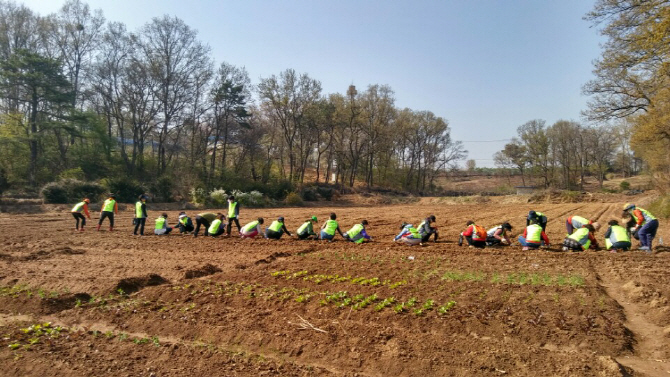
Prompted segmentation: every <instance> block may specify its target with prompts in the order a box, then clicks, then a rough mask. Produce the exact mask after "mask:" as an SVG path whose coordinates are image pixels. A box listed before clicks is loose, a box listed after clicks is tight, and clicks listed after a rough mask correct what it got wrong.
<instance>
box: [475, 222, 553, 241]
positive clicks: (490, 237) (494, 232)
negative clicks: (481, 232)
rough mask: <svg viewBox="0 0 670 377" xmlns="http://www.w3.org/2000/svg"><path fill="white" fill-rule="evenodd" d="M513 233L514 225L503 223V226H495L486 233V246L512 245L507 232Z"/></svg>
mask: <svg viewBox="0 0 670 377" xmlns="http://www.w3.org/2000/svg"><path fill="white" fill-rule="evenodd" d="M543 230H544V229H543ZM511 231H512V225H510V223H503V224H502V225H498V226H494V227H493V228H491V229H489V230H488V231H487V232H486V245H487V246H494V245H509V244H511V243H512V242H511V240H510V239H509V236H508V235H507V232H511Z"/></svg>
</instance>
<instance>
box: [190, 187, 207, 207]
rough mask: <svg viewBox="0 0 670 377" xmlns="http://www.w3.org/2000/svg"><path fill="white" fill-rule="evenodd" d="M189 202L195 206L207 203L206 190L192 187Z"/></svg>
mask: <svg viewBox="0 0 670 377" xmlns="http://www.w3.org/2000/svg"><path fill="white" fill-rule="evenodd" d="M191 202H192V203H195V204H205V203H207V190H205V189H204V188H202V187H198V188H196V187H193V188H192V189H191Z"/></svg>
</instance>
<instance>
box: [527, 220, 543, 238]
mask: <svg viewBox="0 0 670 377" xmlns="http://www.w3.org/2000/svg"><path fill="white" fill-rule="evenodd" d="M526 241H528V242H534V243H541V242H542V227H541V226H540V225H537V224H532V225H528V227H527V228H526Z"/></svg>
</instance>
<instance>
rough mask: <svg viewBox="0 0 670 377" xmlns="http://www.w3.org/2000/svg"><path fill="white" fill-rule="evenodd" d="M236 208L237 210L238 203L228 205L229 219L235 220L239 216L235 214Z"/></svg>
mask: <svg viewBox="0 0 670 377" xmlns="http://www.w3.org/2000/svg"><path fill="white" fill-rule="evenodd" d="M235 208H237V202H232V203H228V218H229V219H231V218H235V217H237V215H236V214H235Z"/></svg>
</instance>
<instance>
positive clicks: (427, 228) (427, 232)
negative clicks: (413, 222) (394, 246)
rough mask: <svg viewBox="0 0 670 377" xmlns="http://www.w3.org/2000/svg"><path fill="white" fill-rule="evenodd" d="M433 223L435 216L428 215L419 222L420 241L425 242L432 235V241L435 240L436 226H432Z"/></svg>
mask: <svg viewBox="0 0 670 377" xmlns="http://www.w3.org/2000/svg"><path fill="white" fill-rule="evenodd" d="M434 223H435V216H434V215H430V216H428V217H426V219H425V220H423V221H422V222H421V224H419V228H418V229H417V230H418V231H419V234H420V235H421V243H426V242H428V240H430V236H433V242H437V227H434V226H432V224H434Z"/></svg>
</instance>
